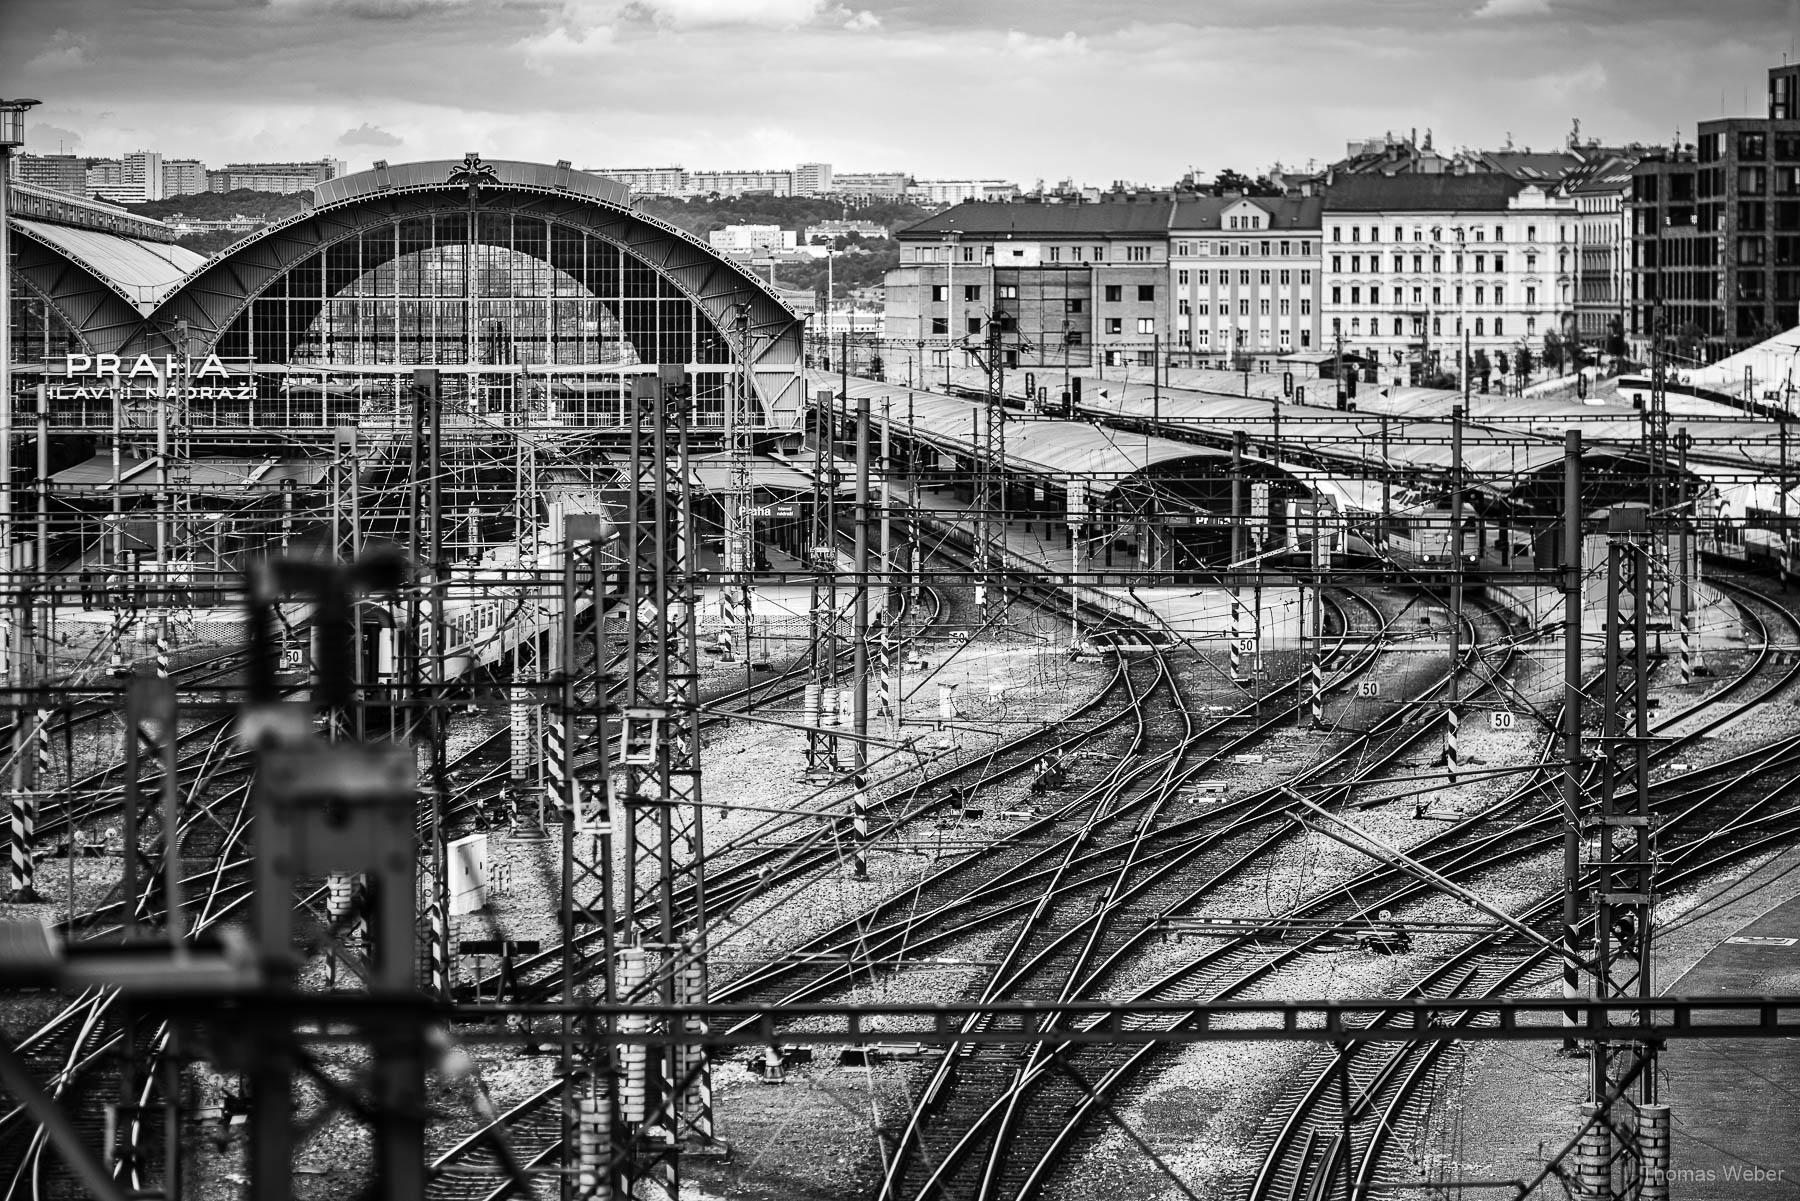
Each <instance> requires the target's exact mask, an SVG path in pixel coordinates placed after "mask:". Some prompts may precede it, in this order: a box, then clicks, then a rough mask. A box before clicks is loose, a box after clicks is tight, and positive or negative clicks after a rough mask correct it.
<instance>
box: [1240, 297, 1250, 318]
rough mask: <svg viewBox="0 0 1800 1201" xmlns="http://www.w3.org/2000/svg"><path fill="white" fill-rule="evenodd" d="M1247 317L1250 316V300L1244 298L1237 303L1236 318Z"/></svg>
mask: <svg viewBox="0 0 1800 1201" xmlns="http://www.w3.org/2000/svg"><path fill="white" fill-rule="evenodd" d="M1249 315H1250V299H1249V297H1244V298H1243V299H1241V300H1239V301H1238V316H1240V317H1248V316H1249Z"/></svg>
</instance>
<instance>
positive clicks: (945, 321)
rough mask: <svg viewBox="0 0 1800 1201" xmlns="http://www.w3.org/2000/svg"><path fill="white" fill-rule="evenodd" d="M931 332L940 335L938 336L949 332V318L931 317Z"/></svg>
mask: <svg viewBox="0 0 1800 1201" xmlns="http://www.w3.org/2000/svg"><path fill="white" fill-rule="evenodd" d="M931 332H932V335H933V336H934V337H940V338H941V337H943V336H944V335H945V334H947V333H949V332H950V318H948V317H933V318H932V319H931Z"/></svg>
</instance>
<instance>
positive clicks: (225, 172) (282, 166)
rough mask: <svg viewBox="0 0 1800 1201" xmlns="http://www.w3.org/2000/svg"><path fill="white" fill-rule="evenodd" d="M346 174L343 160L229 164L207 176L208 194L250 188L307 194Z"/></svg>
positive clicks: (260, 190) (261, 190)
mask: <svg viewBox="0 0 1800 1201" xmlns="http://www.w3.org/2000/svg"><path fill="white" fill-rule="evenodd" d="M343 173H344V161H343V160H342V159H330V158H322V159H319V160H317V161H316V162H309V163H227V164H226V165H225V166H224V167H222V168H221V169H219V170H217V171H208V172H207V173H206V190H207V191H209V192H235V191H237V190H238V189H240V188H248V189H250V190H251V191H253V192H283V193H286V192H304V191H305V190H306V189H308V188H310V187H312V186H313V185H314V184H320V183H324V182H325V181H326V180H328V179H336V178H338V177H339V176H341V175H342V174H343Z"/></svg>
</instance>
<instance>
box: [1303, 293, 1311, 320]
mask: <svg viewBox="0 0 1800 1201" xmlns="http://www.w3.org/2000/svg"><path fill="white" fill-rule="evenodd" d="M1300 315H1301V316H1302V317H1310V316H1312V301H1311V300H1310V299H1309V298H1307V297H1305V296H1302V297H1301V298H1300Z"/></svg>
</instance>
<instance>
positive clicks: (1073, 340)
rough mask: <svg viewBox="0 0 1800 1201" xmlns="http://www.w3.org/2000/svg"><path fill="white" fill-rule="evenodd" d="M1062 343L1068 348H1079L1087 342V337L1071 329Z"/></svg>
mask: <svg viewBox="0 0 1800 1201" xmlns="http://www.w3.org/2000/svg"><path fill="white" fill-rule="evenodd" d="M1063 341H1064V342H1066V343H1067V344H1068V345H1070V346H1080V345H1082V344H1083V343H1085V342H1086V341H1087V335H1086V334H1084V333H1082V332H1081V331H1080V330H1078V329H1072V330H1070V331H1069V332H1068V333H1067V334H1066V335H1065V336H1064V337H1063Z"/></svg>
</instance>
